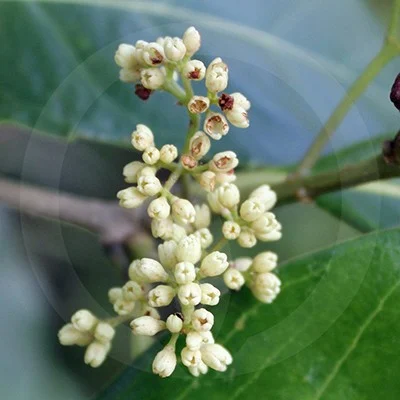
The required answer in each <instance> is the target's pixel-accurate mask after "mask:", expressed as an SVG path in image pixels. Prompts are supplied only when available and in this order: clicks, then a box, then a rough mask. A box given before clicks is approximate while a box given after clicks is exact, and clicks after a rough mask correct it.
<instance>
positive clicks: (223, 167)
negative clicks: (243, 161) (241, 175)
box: [210, 151, 239, 172]
mask: <svg viewBox="0 0 400 400" xmlns="http://www.w3.org/2000/svg"><path fill="white" fill-rule="evenodd" d="M238 164H239V160H238V158H237V156H236V153H234V152H233V151H223V152H221V153H217V154H216V155H215V156H214V157H213V159H212V161H211V162H210V169H212V170H213V171H215V172H228V171H230V170H232V169H234V168H236V167H237V166H238Z"/></svg>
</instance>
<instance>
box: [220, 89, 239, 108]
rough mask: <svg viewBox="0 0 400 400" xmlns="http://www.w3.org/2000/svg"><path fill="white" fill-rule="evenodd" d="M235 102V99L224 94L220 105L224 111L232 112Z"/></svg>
mask: <svg viewBox="0 0 400 400" xmlns="http://www.w3.org/2000/svg"><path fill="white" fill-rule="evenodd" d="M234 102H235V100H234V98H233V97H232V96H229V94H226V93H222V94H221V97H220V98H219V100H218V104H219V106H220V107H221V110H222V111H227V110H232V108H233V103H234Z"/></svg>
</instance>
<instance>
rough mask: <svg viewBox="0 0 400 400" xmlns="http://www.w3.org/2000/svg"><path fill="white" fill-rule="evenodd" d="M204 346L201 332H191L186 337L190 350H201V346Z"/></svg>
mask: <svg viewBox="0 0 400 400" xmlns="http://www.w3.org/2000/svg"><path fill="white" fill-rule="evenodd" d="M202 344H203V337H202V336H201V335H200V333H199V332H196V331H190V332H189V333H188V334H187V335H186V347H187V348H188V349H189V350H200V346H201V345H202Z"/></svg>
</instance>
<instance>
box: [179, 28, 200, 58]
mask: <svg viewBox="0 0 400 400" xmlns="http://www.w3.org/2000/svg"><path fill="white" fill-rule="evenodd" d="M183 43H184V44H185V46H186V50H187V54H188V55H192V54H194V53H196V51H198V50H199V49H200V46H201V37H200V33H199V32H198V31H197V30H196V28H195V27H194V26H191V27H190V28H188V29H186V32H185V33H184V34H183Z"/></svg>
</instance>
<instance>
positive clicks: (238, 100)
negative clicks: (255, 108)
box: [230, 93, 251, 111]
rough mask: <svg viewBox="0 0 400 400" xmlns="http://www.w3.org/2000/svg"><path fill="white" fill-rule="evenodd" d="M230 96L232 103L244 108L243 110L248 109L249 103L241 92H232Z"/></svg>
mask: <svg viewBox="0 0 400 400" xmlns="http://www.w3.org/2000/svg"><path fill="white" fill-rule="evenodd" d="M230 96H231V97H233V101H234V105H236V106H239V107H242V108H244V109H245V111H249V110H250V107H251V103H250V101H249V100H247V98H246V97H245V96H243V94H242V93H232V94H231V95H230Z"/></svg>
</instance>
